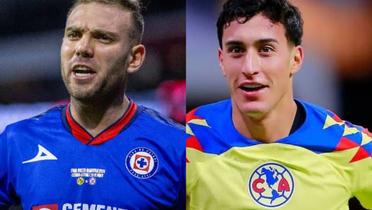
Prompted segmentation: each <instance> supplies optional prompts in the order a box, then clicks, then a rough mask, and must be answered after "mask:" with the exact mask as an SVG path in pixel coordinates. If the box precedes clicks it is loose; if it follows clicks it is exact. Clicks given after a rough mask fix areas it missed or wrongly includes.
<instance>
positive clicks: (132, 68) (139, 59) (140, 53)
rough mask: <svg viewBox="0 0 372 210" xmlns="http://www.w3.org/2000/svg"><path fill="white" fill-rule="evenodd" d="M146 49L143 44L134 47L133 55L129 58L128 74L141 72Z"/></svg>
mask: <svg viewBox="0 0 372 210" xmlns="http://www.w3.org/2000/svg"><path fill="white" fill-rule="evenodd" d="M145 55H146V48H145V46H144V45H142V44H138V45H135V46H134V47H132V50H131V54H130V56H129V64H128V70H127V71H128V73H134V72H136V71H138V70H139V68H140V67H141V66H142V63H143V61H144V60H145Z"/></svg>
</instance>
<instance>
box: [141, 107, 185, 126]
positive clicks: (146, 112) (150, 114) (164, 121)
mask: <svg viewBox="0 0 372 210" xmlns="http://www.w3.org/2000/svg"><path fill="white" fill-rule="evenodd" d="M137 117H138V119H139V120H140V121H141V123H143V125H146V126H149V127H158V128H161V129H165V130H174V131H176V132H177V131H178V132H184V129H185V127H184V125H182V124H180V123H178V122H176V121H174V120H172V119H171V118H168V117H166V116H164V115H163V114H161V113H159V112H158V111H156V110H154V109H151V108H148V107H145V106H142V105H140V106H138V116H137Z"/></svg>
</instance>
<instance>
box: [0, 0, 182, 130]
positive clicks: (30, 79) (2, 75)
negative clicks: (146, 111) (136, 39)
mask: <svg viewBox="0 0 372 210" xmlns="http://www.w3.org/2000/svg"><path fill="white" fill-rule="evenodd" d="M71 4H72V1H70V0H68V1H66V0H53V1H50V0H27V1H24V0H0V14H1V15H0V25H1V27H0V132H1V131H2V130H3V129H4V128H5V126H6V125H7V124H9V123H12V122H15V121H18V120H20V119H24V118H27V117H30V116H33V115H36V114H39V113H41V112H43V111H45V110H47V109H49V108H50V107H52V106H55V105H58V104H64V103H68V94H67V91H66V89H65V87H64V85H63V82H62V79H61V78H60V56H59V52H60V45H61V43H62V37H63V31H64V25H65V21H66V13H67V10H68V8H69V7H70V6H71ZM143 5H144V6H145V9H144V15H145V35H144V40H143V42H144V44H145V45H146V47H147V55H146V59H145V63H144V66H143V67H142V70H141V71H139V72H138V73H136V74H134V75H131V76H130V79H129V84H128V95H129V96H130V97H131V98H132V99H134V100H135V101H136V102H137V103H139V104H144V105H146V106H149V107H152V108H154V109H157V110H158V111H160V112H162V113H163V114H165V115H168V116H170V117H172V118H174V119H175V120H177V121H180V122H183V120H184V112H185V2H184V1H171V0H156V1H155V0H145V1H143Z"/></svg>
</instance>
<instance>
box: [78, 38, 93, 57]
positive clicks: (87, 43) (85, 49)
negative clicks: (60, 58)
mask: <svg viewBox="0 0 372 210" xmlns="http://www.w3.org/2000/svg"><path fill="white" fill-rule="evenodd" d="M76 55H77V56H78V57H83V58H91V57H93V55H94V47H93V43H92V40H91V37H89V36H88V35H83V36H82V37H81V39H80V40H79V41H78V43H77V44H76Z"/></svg>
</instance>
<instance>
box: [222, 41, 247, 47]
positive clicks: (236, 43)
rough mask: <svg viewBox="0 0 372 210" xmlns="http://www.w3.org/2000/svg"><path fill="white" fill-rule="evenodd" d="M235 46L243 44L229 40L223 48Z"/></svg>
mask: <svg viewBox="0 0 372 210" xmlns="http://www.w3.org/2000/svg"><path fill="white" fill-rule="evenodd" d="M236 45H243V42H241V41H236V40H231V41H227V42H226V43H225V46H236Z"/></svg>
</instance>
